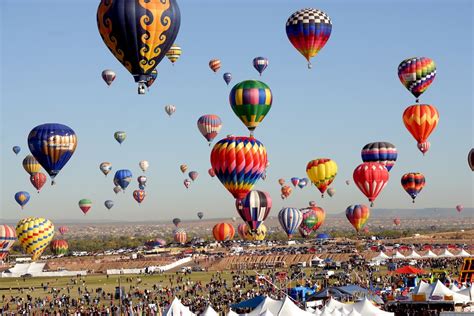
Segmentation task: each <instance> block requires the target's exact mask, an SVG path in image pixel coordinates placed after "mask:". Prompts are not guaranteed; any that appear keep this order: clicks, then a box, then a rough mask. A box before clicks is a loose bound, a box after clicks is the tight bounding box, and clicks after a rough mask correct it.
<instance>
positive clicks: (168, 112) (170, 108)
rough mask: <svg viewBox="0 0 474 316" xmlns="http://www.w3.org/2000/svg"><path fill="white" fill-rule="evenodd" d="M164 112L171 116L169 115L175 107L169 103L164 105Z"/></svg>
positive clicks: (174, 110)
mask: <svg viewBox="0 0 474 316" xmlns="http://www.w3.org/2000/svg"><path fill="white" fill-rule="evenodd" d="M165 112H166V114H168V116H169V117H171V115H173V114H174V112H176V107H175V106H174V105H171V104H168V105H165Z"/></svg>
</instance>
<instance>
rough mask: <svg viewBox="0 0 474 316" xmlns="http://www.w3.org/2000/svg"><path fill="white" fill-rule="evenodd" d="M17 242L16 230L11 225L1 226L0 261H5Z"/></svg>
mask: <svg viewBox="0 0 474 316" xmlns="http://www.w3.org/2000/svg"><path fill="white" fill-rule="evenodd" d="M15 241H16V232H15V229H14V228H13V227H11V226H9V225H5V224H0V260H2V261H5V258H6V257H7V256H8V253H9V252H10V249H11V247H13V244H14V243H15Z"/></svg>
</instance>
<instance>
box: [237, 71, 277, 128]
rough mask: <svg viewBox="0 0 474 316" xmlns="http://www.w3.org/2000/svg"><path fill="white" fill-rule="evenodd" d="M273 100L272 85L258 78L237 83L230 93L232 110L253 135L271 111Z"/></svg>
mask: <svg viewBox="0 0 474 316" xmlns="http://www.w3.org/2000/svg"><path fill="white" fill-rule="evenodd" d="M272 101H273V95H272V91H271V90H270V87H269V86H267V85H266V84H265V83H263V82H261V81H258V80H245V81H242V82H240V83H238V84H236V85H235V86H234V87H233V88H232V90H231V91H230V94H229V103H230V106H231V107H232V110H233V111H234V113H235V115H237V117H238V118H239V119H240V120H241V121H242V123H244V125H245V126H246V127H247V128H248V130H249V131H250V133H251V135H252V134H253V131H254V130H255V129H256V128H257V126H258V125H259V124H260V123H261V122H262V121H263V119H264V118H265V116H266V115H267V113H268V112H269V111H270V109H271V106H272Z"/></svg>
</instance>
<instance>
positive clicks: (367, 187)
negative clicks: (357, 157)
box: [352, 162, 390, 206]
mask: <svg viewBox="0 0 474 316" xmlns="http://www.w3.org/2000/svg"><path fill="white" fill-rule="evenodd" d="M352 176H353V178H354V182H355V184H356V185H357V187H358V188H359V190H361V191H362V193H364V195H365V196H366V197H367V198H368V199H369V201H370V202H371V203H370V206H373V205H374V201H375V199H376V198H377V196H378V195H379V194H380V192H381V191H382V190H383V188H385V186H386V185H387V183H388V179H389V177H390V175H389V173H388V170H387V168H385V166H384V165H382V164H379V163H378V162H364V163H363V164H360V165H359V166H357V168H355V170H354V173H353V175H352Z"/></svg>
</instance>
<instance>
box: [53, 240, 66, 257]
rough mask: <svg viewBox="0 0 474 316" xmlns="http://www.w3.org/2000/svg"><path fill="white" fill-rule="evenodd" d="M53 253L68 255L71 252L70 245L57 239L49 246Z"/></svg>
mask: <svg viewBox="0 0 474 316" xmlns="http://www.w3.org/2000/svg"><path fill="white" fill-rule="evenodd" d="M49 247H50V249H51V252H52V253H53V254H55V255H56V256H57V255H66V254H67V253H68V251H69V245H68V243H67V241H65V240H64V239H56V240H53V241H52V242H51V245H50V246H49Z"/></svg>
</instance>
